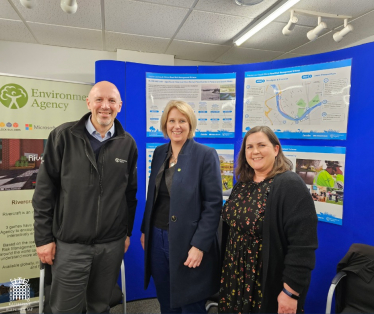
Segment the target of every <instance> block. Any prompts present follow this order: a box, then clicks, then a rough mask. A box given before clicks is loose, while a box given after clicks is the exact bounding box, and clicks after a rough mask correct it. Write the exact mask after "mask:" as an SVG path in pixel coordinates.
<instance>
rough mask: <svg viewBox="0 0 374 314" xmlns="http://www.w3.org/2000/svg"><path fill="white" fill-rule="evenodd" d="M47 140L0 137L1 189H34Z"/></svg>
mask: <svg viewBox="0 0 374 314" xmlns="http://www.w3.org/2000/svg"><path fill="white" fill-rule="evenodd" d="M45 143H46V140H41V139H37V140H33V139H0V191H10V190H33V189H35V184H36V175H37V173H38V170H39V167H40V164H41V163H42V160H43V151H44V145H45Z"/></svg>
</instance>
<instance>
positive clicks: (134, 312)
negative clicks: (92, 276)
mask: <svg viewBox="0 0 374 314" xmlns="http://www.w3.org/2000/svg"><path fill="white" fill-rule="evenodd" d="M209 303H210V302H208V304H209ZM11 313H12V314H16V313H17V312H11ZM18 313H19V312H18ZM26 313H27V314H37V313H40V312H39V308H37V307H36V308H33V309H32V311H27V312H26ZM110 313H111V314H120V313H121V314H122V313H124V311H123V306H122V304H118V305H116V306H114V307H112V308H111V309H110ZM126 313H127V314H138V313H147V314H148V313H149V314H158V313H160V305H159V303H158V301H157V299H156V298H152V299H143V300H137V301H131V302H127V303H126ZM209 313H218V312H217V307H215V306H214V307H211V308H210V310H209Z"/></svg>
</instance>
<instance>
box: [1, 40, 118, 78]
mask: <svg viewBox="0 0 374 314" xmlns="http://www.w3.org/2000/svg"><path fill="white" fill-rule="evenodd" d="M116 58H117V56H116V53H115V52H107V51H98V50H87V49H75V48H65V47H56V46H46V45H39V44H26V43H16V42H9V41H0V72H1V73H9V74H16V75H22V76H32V77H40V78H51V79H57V80H67V81H76V82H88V83H93V82H95V61H96V60H103V59H110V60H116Z"/></svg>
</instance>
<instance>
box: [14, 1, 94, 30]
mask: <svg viewBox="0 0 374 314" xmlns="http://www.w3.org/2000/svg"><path fill="white" fill-rule="evenodd" d="M11 1H13V3H14V5H15V6H16V7H17V9H18V10H19V12H20V13H21V14H22V16H23V18H24V19H25V20H26V21H30V22H37V23H45V24H53V25H65V26H72V27H83V28H90V29H101V7H100V0H80V1H77V2H78V10H77V12H76V13H74V14H68V13H65V12H64V11H62V9H61V7H60V2H61V1H58V0H53V1H51V0H35V1H34V2H35V3H36V5H35V7H34V8H32V9H26V8H25V7H23V6H22V5H21V3H20V1H19V0H11Z"/></svg>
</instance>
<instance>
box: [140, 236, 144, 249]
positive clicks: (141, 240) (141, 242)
mask: <svg viewBox="0 0 374 314" xmlns="http://www.w3.org/2000/svg"><path fill="white" fill-rule="evenodd" d="M144 239H145V235H144V233H142V235H141V236H140V244H141V245H142V248H143V250H144Z"/></svg>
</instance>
